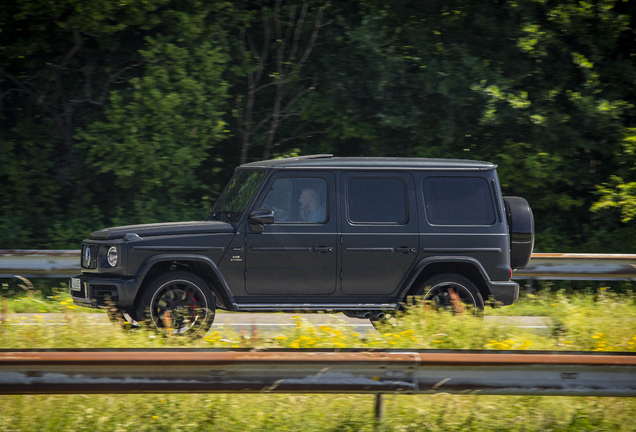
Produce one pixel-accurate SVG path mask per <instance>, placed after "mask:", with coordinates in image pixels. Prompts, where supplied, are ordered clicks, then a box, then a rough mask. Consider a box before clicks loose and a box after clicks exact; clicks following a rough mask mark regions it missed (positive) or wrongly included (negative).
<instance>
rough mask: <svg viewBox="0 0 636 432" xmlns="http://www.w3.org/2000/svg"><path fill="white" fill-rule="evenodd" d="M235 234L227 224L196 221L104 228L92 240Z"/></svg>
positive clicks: (232, 228)
mask: <svg viewBox="0 0 636 432" xmlns="http://www.w3.org/2000/svg"><path fill="white" fill-rule="evenodd" d="M227 232H234V227H233V226H232V225H231V224H229V223H226V222H218V221H194V222H167V223H154V224H144V225H127V226H119V227H112V228H104V229H102V230H99V231H95V232H93V233H92V234H91V236H90V238H91V239H94V240H112V239H119V238H123V237H124V236H125V235H126V234H129V233H131V234H137V235H138V236H139V237H142V238H143V237H151V236H162V235H182V234H207V233H227Z"/></svg>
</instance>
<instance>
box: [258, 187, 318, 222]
mask: <svg viewBox="0 0 636 432" xmlns="http://www.w3.org/2000/svg"><path fill="white" fill-rule="evenodd" d="M326 202H327V183H326V181H325V180H324V179H321V178H292V177H284V178H279V179H276V180H275V181H274V183H273V184H272V186H271V187H270V189H269V191H268V192H267V195H266V196H265V199H263V202H262V203H261V206H260V208H263V209H268V210H273V211H274V223H324V222H325V221H326V220H327V206H326Z"/></svg>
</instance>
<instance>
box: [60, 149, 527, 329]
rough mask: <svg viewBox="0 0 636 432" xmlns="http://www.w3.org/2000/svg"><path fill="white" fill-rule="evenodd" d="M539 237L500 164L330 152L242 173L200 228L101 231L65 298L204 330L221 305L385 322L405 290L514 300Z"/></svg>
mask: <svg viewBox="0 0 636 432" xmlns="http://www.w3.org/2000/svg"><path fill="white" fill-rule="evenodd" d="M533 242H534V222H533V219H532V212H531V210H530V207H529V206H528V204H527V202H526V201H525V200H524V199H523V198H517V197H509V198H508V197H507V198H503V197H502V196H501V192H500V186H499V182H498V179H497V174H496V165H494V164H491V163H488V162H479V161H466V160H448V159H417V158H339V157H332V156H330V155H315V156H305V157H297V158H289V159H280V160H269V161H262V162H254V163H248V164H245V165H241V166H240V167H238V168H237V169H236V171H235V174H234V176H233V177H232V179H231V180H230V182H229V183H228V185H227V186H226V188H225V189H224V191H223V193H222V194H221V196H220V197H219V198H218V200H217V201H216V203H215V205H214V207H213V209H212V211H211V212H210V214H209V215H208V217H207V218H206V220H204V221H197V222H179V223H162V224H147V225H135V226H123V227H115V228H107V229H103V230H100V231H96V232H94V233H92V234H91V236H90V237H89V238H88V239H87V240H85V241H84V242H83V244H82V262H81V266H82V274H81V275H79V276H77V277H75V278H72V281H71V295H72V298H73V300H74V302H75V303H76V304H78V305H81V306H89V307H106V308H108V309H109V310H110V312H111V313H110V316H111V317H116V318H117V317H120V318H121V317H124V318H126V320H128V321H130V322H132V323H136V322H138V321H146V322H149V323H150V325H154V326H156V327H157V328H158V329H159V330H162V331H164V332H165V331H166V330H167V329H168V328H169V329H170V331H171V332H175V333H184V334H191V333H198V334H199V335H203V334H204V333H205V332H206V331H207V329H208V328H209V327H210V325H211V324H212V320H213V317H214V311H215V309H216V308H222V309H226V310H231V311H328V312H344V313H345V314H347V315H348V316H356V317H359V318H370V319H371V320H372V321H376V320H380V319H382V317H383V316H384V314H385V313H390V312H391V311H395V310H397V309H400V308H401V305H404V304H405V302H406V301H407V298H408V297H409V296H423V297H425V298H426V299H429V300H431V301H432V302H434V304H437V305H438V306H440V307H449V306H450V305H452V304H453V303H454V300H455V299H460V300H461V301H463V302H464V303H467V304H469V305H471V306H472V307H473V308H474V309H475V310H480V309H483V307H484V304H485V303H487V302H489V301H492V302H497V303H498V304H502V305H510V304H512V303H513V302H514V301H515V300H516V299H517V296H518V293H519V286H518V284H517V283H515V282H513V281H511V275H512V270H513V269H515V268H522V267H524V266H525V265H526V264H527V262H528V260H529V259H530V254H531V252H532V246H533Z"/></svg>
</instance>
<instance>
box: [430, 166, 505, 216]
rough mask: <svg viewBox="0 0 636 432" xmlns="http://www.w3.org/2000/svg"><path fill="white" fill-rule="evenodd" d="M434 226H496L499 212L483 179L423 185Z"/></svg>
mask: <svg viewBox="0 0 636 432" xmlns="http://www.w3.org/2000/svg"><path fill="white" fill-rule="evenodd" d="M423 191H424V204H425V205H426V218H427V219H428V222H429V223H430V224H431V225H492V224H493V223H495V209H494V206H493V202H492V195H491V193H490V187H489V186H488V182H487V181H486V179H484V178H482V177H427V178H425V179H424V182H423Z"/></svg>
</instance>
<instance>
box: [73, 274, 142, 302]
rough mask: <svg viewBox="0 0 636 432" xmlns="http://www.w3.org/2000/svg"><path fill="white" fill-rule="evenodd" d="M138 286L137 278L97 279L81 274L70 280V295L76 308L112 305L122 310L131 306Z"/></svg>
mask: <svg viewBox="0 0 636 432" xmlns="http://www.w3.org/2000/svg"><path fill="white" fill-rule="evenodd" d="M139 284H140V280H139V279H138V278H130V279H114V278H98V277H94V276H92V275H85V274H81V275H77V276H74V277H72V278H71V284H70V287H71V288H70V293H71V298H72V299H73V303H75V304H76V305H77V306H83V307H92V308H97V307H101V306H107V305H114V306H116V307H118V308H122V309H123V308H127V307H130V306H132V303H133V301H134V295H135V294H136V293H137V290H138V289H139Z"/></svg>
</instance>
